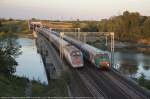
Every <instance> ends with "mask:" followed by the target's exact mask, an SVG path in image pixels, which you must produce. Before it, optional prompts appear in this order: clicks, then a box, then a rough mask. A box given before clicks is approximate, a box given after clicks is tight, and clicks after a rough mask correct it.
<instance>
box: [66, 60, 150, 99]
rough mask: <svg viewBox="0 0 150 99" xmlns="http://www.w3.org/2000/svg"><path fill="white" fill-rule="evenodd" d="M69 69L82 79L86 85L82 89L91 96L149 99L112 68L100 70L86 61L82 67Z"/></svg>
mask: <svg viewBox="0 0 150 99" xmlns="http://www.w3.org/2000/svg"><path fill="white" fill-rule="evenodd" d="M68 67H71V66H68ZM70 69H71V71H72V72H75V73H76V74H77V75H78V77H79V78H80V80H82V82H83V84H84V87H86V88H84V89H87V90H86V91H89V92H87V93H90V94H91V95H90V96H92V97H93V98H96V99H97V98H99V99H150V97H149V93H147V96H145V94H143V93H142V92H140V91H139V90H140V89H137V88H136V86H134V84H133V86H131V85H132V83H130V82H128V81H127V80H126V79H123V77H121V76H120V75H118V74H117V73H115V72H114V71H113V70H110V71H101V70H100V69H97V68H96V67H95V66H93V65H92V64H90V63H89V62H86V64H85V66H84V68H82V69H73V68H70ZM82 87H83V86H82ZM82 87H81V88H82ZM81 90H82V89H81Z"/></svg>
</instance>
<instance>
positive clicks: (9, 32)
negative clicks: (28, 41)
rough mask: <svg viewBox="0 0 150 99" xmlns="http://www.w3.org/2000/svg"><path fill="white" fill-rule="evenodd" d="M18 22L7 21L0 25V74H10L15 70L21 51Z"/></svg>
mask: <svg viewBox="0 0 150 99" xmlns="http://www.w3.org/2000/svg"><path fill="white" fill-rule="evenodd" d="M16 24H18V23H17V22H15V23H14V22H12V21H11V22H10V23H9V22H5V23H4V24H3V25H2V27H0V63H1V64H0V74H5V75H10V74H12V73H14V72H15V70H16V66H17V62H16V61H15V57H17V56H18V55H19V54H21V52H20V51H19V46H18V43H17V42H16V35H15V33H16V32H17V31H18V27H17V25H16Z"/></svg>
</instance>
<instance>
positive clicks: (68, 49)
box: [64, 44, 80, 53]
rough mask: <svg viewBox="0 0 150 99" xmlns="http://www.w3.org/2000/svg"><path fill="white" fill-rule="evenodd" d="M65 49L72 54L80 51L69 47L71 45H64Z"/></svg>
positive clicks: (71, 46)
mask: <svg viewBox="0 0 150 99" xmlns="http://www.w3.org/2000/svg"><path fill="white" fill-rule="evenodd" d="M64 47H65V48H66V50H67V51H68V52H70V53H71V52H73V51H80V50H79V49H77V48H76V47H75V46H73V45H71V44H68V45H66V46H64Z"/></svg>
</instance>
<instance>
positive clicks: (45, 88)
mask: <svg viewBox="0 0 150 99" xmlns="http://www.w3.org/2000/svg"><path fill="white" fill-rule="evenodd" d="M32 83H33V86H32V95H33V96H34V97H35V96H36V97H37V96H40V97H43V96H44V97H68V96H69V95H68V89H67V85H68V83H69V74H68V73H67V72H64V73H63V74H62V75H61V76H60V78H59V79H51V80H49V85H43V84H40V83H38V82H35V81H33V82H32Z"/></svg>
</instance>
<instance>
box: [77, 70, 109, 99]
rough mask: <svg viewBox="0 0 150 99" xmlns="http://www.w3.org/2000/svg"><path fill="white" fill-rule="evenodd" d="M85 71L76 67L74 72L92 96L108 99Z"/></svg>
mask: <svg viewBox="0 0 150 99" xmlns="http://www.w3.org/2000/svg"><path fill="white" fill-rule="evenodd" d="M85 71H86V70H85V69H84V70H83V69H82V70H77V69H76V73H77V74H78V75H79V77H80V78H81V79H82V81H83V82H84V84H85V86H86V87H87V89H88V90H89V91H90V93H91V94H92V96H93V97H94V98H99V99H109V98H108V97H107V96H106V95H105V94H104V93H103V92H102V90H101V89H100V88H99V87H98V85H97V84H96V83H95V82H94V81H93V80H92V78H91V77H90V76H89V75H88V74H87V73H86V72H85Z"/></svg>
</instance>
